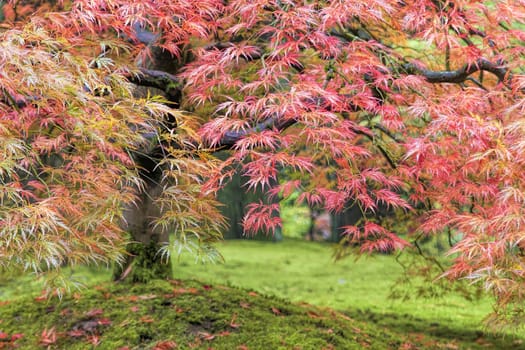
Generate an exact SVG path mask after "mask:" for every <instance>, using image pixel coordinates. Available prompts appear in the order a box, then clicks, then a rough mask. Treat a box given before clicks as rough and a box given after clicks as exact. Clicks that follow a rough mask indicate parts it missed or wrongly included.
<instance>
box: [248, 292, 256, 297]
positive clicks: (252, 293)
mask: <svg viewBox="0 0 525 350" xmlns="http://www.w3.org/2000/svg"><path fill="white" fill-rule="evenodd" d="M248 295H249V296H252V297H258V296H259V294H257V293H255V292H248Z"/></svg>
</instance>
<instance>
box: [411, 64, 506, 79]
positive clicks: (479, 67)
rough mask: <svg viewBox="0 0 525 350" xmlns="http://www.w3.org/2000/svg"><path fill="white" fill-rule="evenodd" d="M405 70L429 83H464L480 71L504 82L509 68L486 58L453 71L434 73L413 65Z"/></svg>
mask: <svg viewBox="0 0 525 350" xmlns="http://www.w3.org/2000/svg"><path fill="white" fill-rule="evenodd" d="M403 70H404V71H405V72H406V73H407V74H413V75H421V76H423V77H424V78H425V79H426V80H427V81H428V82H429V83H456V84H457V83H462V82H464V81H465V80H467V79H468V77H469V76H470V75H471V74H473V73H476V72H478V71H487V72H490V73H492V74H494V75H495V76H496V77H497V78H498V79H499V80H500V81H502V82H503V81H505V79H506V78H508V77H507V73H508V69H507V68H505V67H503V66H501V65H500V64H496V63H493V62H490V61H488V60H486V59H484V58H480V59H478V60H477V61H476V62H474V63H472V64H466V65H464V66H463V67H462V68H459V69H457V70H451V71H432V70H429V69H425V68H423V67H420V66H418V65H416V64H413V63H409V64H406V65H404V66H403Z"/></svg>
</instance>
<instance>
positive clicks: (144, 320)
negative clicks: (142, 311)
mask: <svg viewBox="0 0 525 350" xmlns="http://www.w3.org/2000/svg"><path fill="white" fill-rule="evenodd" d="M140 322H142V323H152V322H155V320H154V319H153V317H151V316H142V317H141V318H140Z"/></svg>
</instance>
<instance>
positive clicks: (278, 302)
mask: <svg viewBox="0 0 525 350" xmlns="http://www.w3.org/2000/svg"><path fill="white" fill-rule="evenodd" d="M0 322H1V323H0V331H1V332H0V348H12V347H13V348H14V347H16V348H18V349H38V348H47V349H90V348H97V349H158V350H160V349H227V350H234V349H239V350H240V349H364V348H370V349H440V348H441V349H458V348H460V347H458V345H457V344H453V343H450V340H447V341H443V340H440V339H436V338H432V337H427V336H425V335H418V336H413V335H400V334H399V333H397V332H392V331H390V330H388V329H386V328H383V327H381V326H378V325H374V324H371V323H370V324H369V323H366V322H362V321H357V320H354V319H352V318H350V317H348V316H346V315H343V314H341V313H339V312H336V311H333V310H331V309H320V308H318V307H314V306H312V305H309V304H291V303H290V302H288V301H286V300H282V299H277V298H274V297H267V296H264V295H261V294H259V293H256V292H253V291H247V290H241V289H237V288H232V287H224V286H209V285H205V284H202V283H199V282H196V281H179V280H172V281H160V280H157V281H153V282H151V283H149V284H135V285H130V284H107V285H104V286H99V287H95V288H92V289H90V290H86V291H83V292H82V293H79V294H74V295H72V296H70V297H67V298H64V299H62V300H58V299H55V298H53V299H50V300H48V299H46V300H39V299H38V298H37V299H36V300H29V299H26V300H20V301H17V302H13V303H5V304H4V305H2V306H0Z"/></svg>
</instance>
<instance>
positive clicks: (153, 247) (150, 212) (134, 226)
mask: <svg viewBox="0 0 525 350" xmlns="http://www.w3.org/2000/svg"><path fill="white" fill-rule="evenodd" d="M161 191H162V186H160V185H159V184H154V183H148V184H147V185H146V187H145V189H144V192H143V193H141V196H140V201H139V202H138V203H137V204H136V205H134V206H131V207H129V208H126V210H125V218H126V222H125V223H124V228H125V230H126V231H127V232H129V234H130V235H131V243H130V244H129V245H128V249H127V254H128V255H127V256H126V258H125V262H124V263H123V264H122V265H118V266H116V268H115V271H114V275H113V276H114V279H115V280H117V281H122V280H126V281H129V282H138V283H146V282H148V281H150V280H152V279H166V278H170V277H171V276H172V265H171V260H170V259H163V258H162V255H161V254H160V253H159V249H160V248H161V246H162V245H164V244H168V243H169V233H168V232H165V231H162V230H161V228H155V227H153V225H152V222H153V220H154V219H155V218H157V217H159V216H160V208H159V207H158V206H157V205H155V203H154V200H155V199H156V198H157V197H158V196H159V195H160V194H161Z"/></svg>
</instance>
